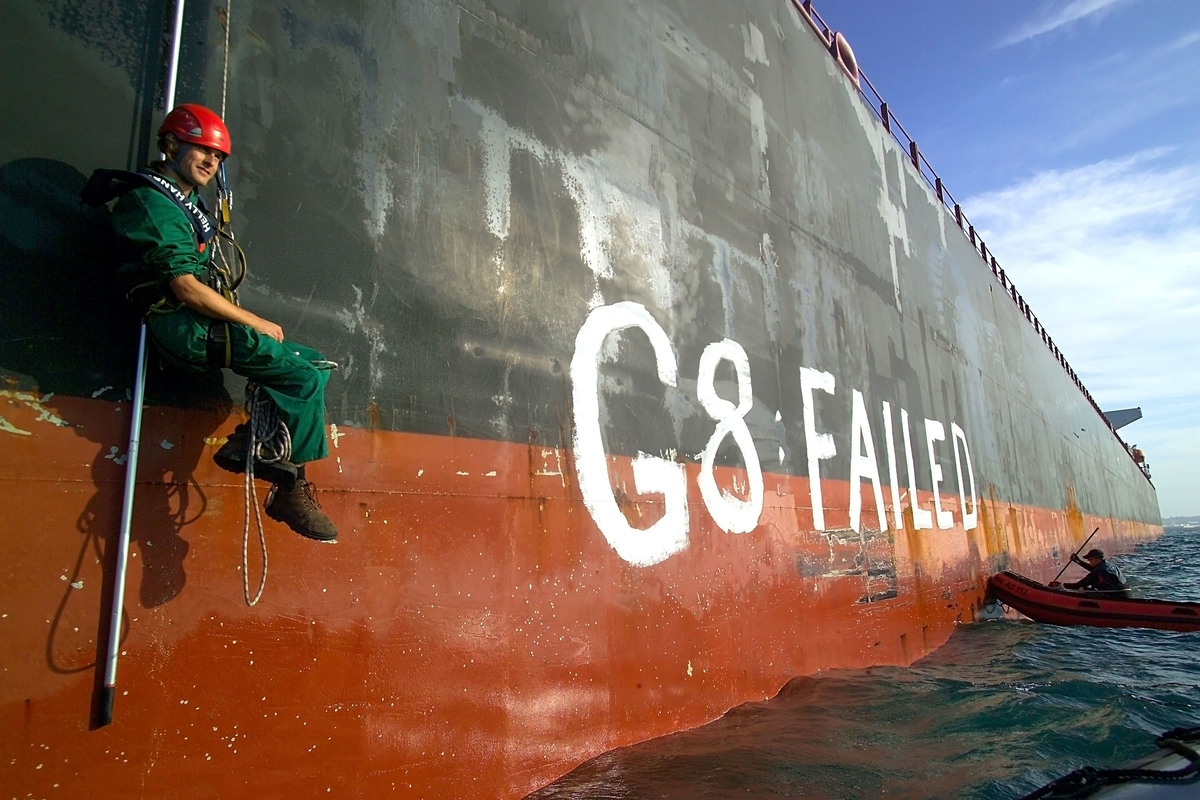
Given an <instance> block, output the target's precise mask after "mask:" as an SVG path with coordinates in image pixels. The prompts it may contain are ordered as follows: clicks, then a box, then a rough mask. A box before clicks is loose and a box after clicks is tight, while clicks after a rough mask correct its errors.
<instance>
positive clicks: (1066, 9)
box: [998, 0, 1130, 47]
mask: <svg viewBox="0 0 1200 800" xmlns="http://www.w3.org/2000/svg"><path fill="white" fill-rule="evenodd" d="M1129 1H1130V0H1073V2H1070V3H1068V4H1067V5H1065V6H1063V5H1059V4H1055V5H1051V6H1043V9H1042V13H1041V14H1040V15H1039V16H1037V17H1035V18H1034V19H1032V20H1030V21H1028V22H1026V23H1025V24H1024V25H1022V26H1021V27H1019V28H1017V30H1015V31H1013V32H1012V33H1010V34H1009V35H1008V36H1006V37H1004V38H1003V39H1001V40H1000V42H999V44H998V46H999V47H1004V46H1006V45H1010V44H1018V43H1020V42H1024V41H1027V40H1029V39H1034V38H1036V37H1038V36H1042V35H1043V34H1047V33H1050V32H1052V31H1055V30H1058V29H1059V28H1062V27H1064V26H1066V25H1070V24H1071V23H1072V22H1076V21H1078V20H1081V19H1083V18H1085V17H1090V16H1094V15H1098V14H1102V13H1104V12H1106V11H1109V10H1111V9H1112V8H1113V7H1114V6H1117V5H1120V4H1121V3H1125V2H1129Z"/></svg>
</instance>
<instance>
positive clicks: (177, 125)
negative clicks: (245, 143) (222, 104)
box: [158, 103, 231, 155]
mask: <svg viewBox="0 0 1200 800" xmlns="http://www.w3.org/2000/svg"><path fill="white" fill-rule="evenodd" d="M165 133H173V134H175V136H176V138H178V139H179V140H180V141H183V142H188V143H189V144H199V145H204V146H205V147H211V148H212V149H214V150H219V151H221V152H222V153H224V154H225V155H229V154H230V152H231V148H230V145H229V129H228V128H226V127H225V123H224V122H222V121H221V118H220V117H218V116H217V114H216V112H214V111H212V110H210V109H207V108H205V107H204V106H202V105H197V104H196V103H183V104H182V105H178V106H175V107H174V108H173V109H171V112H170V113H169V114H167V116H166V118H165V119H163V122H162V125H160V126H159V128H158V135H159V136H162V135H163V134H165Z"/></svg>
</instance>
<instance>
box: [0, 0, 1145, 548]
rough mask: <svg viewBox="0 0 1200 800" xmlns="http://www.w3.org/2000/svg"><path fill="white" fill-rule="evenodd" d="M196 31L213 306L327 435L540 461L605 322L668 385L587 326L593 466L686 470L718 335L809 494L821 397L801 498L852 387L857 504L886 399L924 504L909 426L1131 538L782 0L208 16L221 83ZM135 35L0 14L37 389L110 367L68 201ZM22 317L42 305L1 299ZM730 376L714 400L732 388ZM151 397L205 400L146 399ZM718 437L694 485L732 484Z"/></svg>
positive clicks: (138, 11) (1011, 321) (144, 51)
mask: <svg viewBox="0 0 1200 800" xmlns="http://www.w3.org/2000/svg"><path fill="white" fill-rule="evenodd" d="M221 9H223V6H222V7H221ZM221 9H219V8H218V6H216V5H206V4H202V3H192V4H189V7H188V18H187V25H186V29H185V44H184V50H183V73H182V75H181V80H180V87H179V94H178V99H179V100H180V101H184V100H188V101H199V102H203V103H205V104H207V105H209V106H211V107H214V108H217V109H220V108H221V105H222V84H223V78H224V77H225V76H227V77H228V88H227V95H226V103H227V105H226V118H227V120H228V122H229V125H230V128H231V130H232V133H233V141H234V148H235V158H233V159H232V160H231V161H230V164H229V166H230V173H231V179H232V183H233V186H234V188H235V192H236V201H237V205H236V207H235V212H236V223H237V229H238V231H239V236H240V239H241V241H242V243H243V245H244V246H245V247H246V249H247V250H248V251H249V253H250V256H251V264H252V270H253V274H252V279H251V281H250V283H249V285H248V287H247V289H246V291H244V293H243V301H244V302H245V303H246V304H247V305H249V306H251V307H253V308H255V309H256V310H258V311H260V312H261V313H263V315H264V316H267V317H269V318H272V319H275V320H277V321H279V322H280V323H281V324H282V325H283V326H284V328H285V330H286V331H287V332H288V334H289V335H290V336H291V337H293V338H296V339H298V340H301V341H307V342H311V343H313V344H314V345H316V346H317V347H319V348H321V349H323V350H324V351H325V352H326V353H327V354H328V355H329V356H330V357H331V358H333V359H335V360H337V361H339V362H340V363H341V364H342V366H343V368H342V370H341V371H340V372H339V373H338V374H337V375H336V376H335V378H334V379H333V381H331V384H330V387H331V388H330V393H329V402H330V414H331V417H332V418H333V420H334V421H336V422H338V423H339V424H349V425H357V426H376V427H381V428H383V429H388V430H395V431H406V432H420V433H433V434H446V435H455V436H465V437H474V438H485V439H502V440H509V441H527V440H536V441H538V442H541V443H548V444H551V445H561V446H564V447H571V446H572V445H573V443H574V442H573V440H572V436H571V431H572V429H573V422H574V420H573V418H572V402H571V397H572V394H571V393H572V383H571V378H572V376H571V375H570V374H569V373H570V365H571V362H572V358H573V355H574V353H575V350H576V337H577V335H578V333H579V331H580V328H581V326H582V325H583V322H584V320H585V319H587V317H588V315H589V313H590V312H591V311H592V309H594V308H596V307H597V306H600V305H610V304H615V303H619V302H633V303H637V304H640V305H641V306H643V307H644V308H645V309H647V310H648V312H649V313H650V314H651V316H652V317H653V318H654V320H655V321H656V323H657V324H658V325H659V326H661V328H662V330H663V331H664V332H665V334H666V336H667V338H668V339H669V341H670V343H671V346H672V347H673V348H674V352H675V355H676V358H677V364H678V380H677V383H676V385H675V386H673V387H672V386H665V385H664V384H663V381H662V380H660V378H659V377H658V375H656V372H655V358H654V353H653V351H652V350H651V347H650V345H649V343H648V342H647V340H646V338H645V336H643V335H639V334H638V333H636V332H627V333H625V334H623V335H622V336H620V337H617V336H613V337H610V339H609V340H608V342H609V343H608V346H607V347H608V351H607V356H608V358H607V359H606V360H604V361H603V363H601V364H599V366H598V378H599V383H598V387H599V388H598V390H597V391H598V392H599V393H600V395H601V402H600V414H601V428H602V431H603V437H604V441H605V449H606V451H607V452H609V453H613V454H625V455H634V454H636V453H637V452H646V453H651V454H657V455H664V454H665V455H667V456H669V457H678V458H684V459H690V458H698V457H699V453H700V452H701V451H702V450H704V448H705V445H706V442H707V441H708V439H709V437H710V435H711V434H712V431H713V419H712V415H711V414H706V413H705V412H704V410H703V409H702V407H701V403H700V402H699V400H698V396H699V395H700V394H703V387H699V386H698V385H697V380H698V374H699V362H700V358H701V354H702V352H703V351H704V349H705V348H706V347H707V346H708V345H710V344H711V343H713V342H718V341H721V340H725V339H729V340H732V341H734V342H736V343H738V344H739V345H741V347H742V348H744V350H745V351H746V353H747V354H748V357H749V367H750V375H751V376H752V381H753V407H752V409H751V410H750V411H749V412H748V413H747V414H746V421H747V424H748V427H749V430H750V432H751V433H752V435H753V438H754V446H755V449H756V451H757V457H758V459H759V461H760V462H761V464H762V468H763V469H764V470H765V471H768V472H776V473H785V474H791V475H801V476H803V475H807V474H808V473H809V471H810V461H809V458H810V453H811V450H810V448H811V447H812V442H810V441H808V440H807V439H808V438H810V437H806V435H805V425H804V420H803V413H804V411H803V405H804V400H805V395H804V391H803V388H802V386H801V369H802V368H807V369H810V370H815V371H819V372H825V373H829V374H830V375H832V376H834V378H835V379H836V390H835V391H834V392H833V393H828V392H826V393H820V392H817V393H815V394H814V396H815V397H816V398H818V399H817V400H814V401H813V405H814V408H815V411H814V414H815V417H814V422H815V430H817V431H821V432H827V433H828V434H829V435H830V436H832V438H833V443H834V447H835V449H836V454H835V455H833V456H832V457H831V458H828V459H823V460H821V461H820V463H819V471H820V474H821V477H822V478H826V479H830V478H832V479H835V480H846V479H847V478H848V477H849V476H850V474H851V469H852V467H851V454H852V452H854V451H855V447H856V442H855V441H853V439H852V420H851V411H852V403H851V399H852V393H853V391H855V390H858V391H860V392H862V394H863V397H864V398H865V408H866V410H867V415H868V422H869V425H870V426H871V429H872V431H873V437H874V444H875V462H876V464H877V465H878V466H879V469H880V471H881V473H883V474H882V476H881V480H882V481H883V482H884V483H886V482H887V477H886V465H887V463H888V454H887V452H886V451H887V447H886V443H885V435H884V421H883V415H882V411H881V408H882V405H881V404H882V403H884V402H886V403H888V404H889V406H890V409H891V412H892V414H893V416H894V419H893V425H894V426H895V428H896V430H897V433H896V434H895V437H896V438H895V441H897V442H900V439H899V436H900V434H899V432H898V431H899V417H898V416H897V415H898V414H899V410H900V409H903V410H905V411H907V412H908V414H909V416H910V417H911V419H912V420H913V426H914V433H913V439H914V447H913V450H914V466H915V471H916V473H917V475H918V481H917V483H918V487H919V488H921V489H923V490H929V489H930V488H931V485H932V481H931V477H930V475H931V471H930V468H931V465H930V463H929V456H928V451H927V450H926V449H925V447H924V446H923V445H924V441H923V440H921V439H920V433H919V432H918V429H919V427H920V423H921V421H922V420H924V419H930V420H937V421H940V422H941V423H942V424H943V425H944V427H945V430H946V437H945V440H944V441H942V442H941V443H940V445H938V447H939V448H941V449H940V450H938V451H936V453H935V455H936V457H937V458H938V460H940V461H942V467H943V470H944V476H943V477H944V479H945V480H946V482H947V485H948V486H953V484H954V482H955V481H954V475H953V473H954V470H955V463H954V454H953V452H952V439H951V436H950V433H949V431H950V427H951V425H952V424H954V425H958V426H959V427H960V428H961V429H962V431H963V432H964V434H965V439H966V442H968V443H969V455H970V459H971V463H972V465H973V468H974V473H975V478H976V483H977V489H978V493H979V495H980V497H981V498H991V499H994V500H997V501H1000V502H1002V503H1009V504H1012V505H1014V506H1021V507H1037V508H1043V509H1051V510H1062V509H1077V510H1081V511H1082V512H1083V513H1084V514H1091V515H1096V516H1100V517H1107V518H1110V519H1117V520H1122V519H1124V520H1134V521H1139V522H1142V523H1148V524H1151V525H1154V524H1157V523H1158V522H1159V516H1158V507H1157V501H1156V498H1155V494H1154V491H1153V488H1152V487H1151V486H1150V485H1149V484H1148V482H1147V481H1146V480H1145V478H1144V477H1143V476H1142V474H1141V473H1140V472H1139V470H1138V469H1137V467H1136V465H1135V464H1134V463H1133V462H1132V461H1131V459H1130V458H1129V457H1128V455H1127V453H1126V452H1125V449H1124V446H1123V444H1122V443H1121V442H1120V441H1119V440H1118V439H1117V438H1116V437H1115V436H1114V435H1113V434H1112V433H1111V432H1110V431H1109V430H1108V429H1107V427H1106V426H1105V424H1104V422H1103V420H1102V419H1101V418H1100V417H1099V416H1098V415H1097V414H1096V412H1095V410H1094V409H1093V408H1092V406H1091V405H1090V404H1089V403H1088V402H1087V401H1086V400H1085V398H1084V397H1083V396H1082V395H1081V394H1080V392H1079V391H1078V389H1077V388H1076V386H1075V385H1074V384H1073V382H1072V381H1071V379H1070V378H1069V377H1068V376H1067V375H1066V374H1065V373H1064V371H1063V369H1062V367H1061V366H1060V364H1059V363H1058V361H1057V360H1056V359H1055V358H1054V357H1053V356H1052V355H1051V354H1050V352H1049V351H1048V350H1047V348H1046V347H1045V345H1044V344H1043V342H1042V341H1041V339H1040V338H1039V337H1038V336H1037V335H1036V334H1035V333H1034V331H1033V330H1032V329H1031V327H1030V325H1029V323H1028V321H1027V320H1026V318H1025V316H1024V315H1023V314H1022V313H1021V312H1020V311H1019V310H1018V308H1017V307H1016V305H1015V304H1014V303H1013V301H1012V299H1011V298H1010V297H1009V296H1008V294H1007V293H1006V292H1005V290H1004V289H1003V288H1002V287H1001V286H1000V285H999V283H998V282H997V281H996V279H995V278H994V277H993V275H992V274H991V272H990V271H989V270H988V269H987V268H986V266H985V265H984V264H983V262H982V261H981V260H980V258H979V256H978V254H977V253H976V251H975V250H974V248H973V247H972V245H971V244H970V242H968V241H967V239H966V237H964V236H963V234H962V233H961V231H959V230H958V229H957V228H956V227H955V225H954V222H953V218H952V217H951V216H950V215H949V214H947V213H946V211H945V209H944V208H943V207H942V206H941V205H940V203H939V202H938V201H937V199H936V198H935V197H934V196H933V194H932V193H931V192H930V190H929V188H928V186H927V185H926V184H925V182H924V181H923V180H922V178H921V177H920V176H919V175H918V174H917V172H916V171H915V170H914V169H913V168H912V166H911V164H910V163H909V162H908V159H907V155H906V154H905V153H904V152H903V151H902V150H901V148H900V147H899V146H897V145H896V143H895V142H894V141H893V140H892V139H891V138H890V136H889V135H888V134H887V133H886V131H884V129H883V128H882V126H881V125H880V124H879V123H878V122H877V120H875V119H874V118H873V116H872V112H871V111H870V109H869V107H868V106H867V105H866V104H865V103H864V102H863V101H862V100H861V98H860V97H858V95H857V92H856V90H855V88H854V86H853V85H852V84H851V83H850V82H849V81H848V80H846V79H845V76H844V75H843V74H842V73H841V71H840V70H839V68H838V66H837V64H836V63H835V62H834V61H833V60H832V59H831V58H830V57H829V54H828V53H827V52H826V51H825V50H824V49H823V48H822V46H821V44H820V42H819V41H818V39H817V37H816V36H815V35H814V32H813V31H812V29H810V28H809V27H808V25H807V24H806V23H805V22H804V21H802V20H801V18H800V17H799V16H798V15H797V13H796V12H795V9H794V8H793V6H792V5H791V3H788V2H766V1H765V0H762V1H759V2H746V3H728V2H724V1H723V0H707V1H706V0H687V2H683V1H682V0H680V1H679V2H620V3H618V2H608V3H585V2H501V1H499V0H497V1H496V2H490V3H484V2H472V1H467V2H461V3H452V2H444V1H442V0H425V1H424V2H405V3H400V4H368V5H367V6H365V7H363V6H362V5H360V4H331V3H315V2H314V3H295V4H279V3H274V2H270V3H267V2H248V1H247V0H239V2H236V3H234V4H233V19H232V27H231V36H230V43H231V49H230V51H229V54H228V62H227V63H226V60H225V52H224V46H223V38H224V31H223V29H222V27H221V24H220V21H219V20H220V15H219V14H218V10H221ZM164 17H165V13H164V11H163V10H162V9H157V8H154V7H151V9H150V12H149V14H147V13H146V11H145V9H144V7H143V5H142V4H139V3H124V4H120V5H119V7H118V8H117V10H116V11H115V12H108V13H105V12H102V11H101V10H99V9H98V8H94V7H93V6H92V5H91V4H87V3H76V2H69V1H68V0H64V1H63V2H57V3H52V2H46V3H28V2H25V3H17V4H15V5H14V4H8V5H6V6H5V7H4V9H3V10H0V21H2V22H3V24H2V25H0V28H2V29H3V30H4V31H5V32H6V33H5V34H4V35H3V38H4V41H5V45H6V46H5V47H4V48H2V51H3V55H0V58H3V59H4V62H3V63H4V71H5V74H6V75H13V74H20V75H21V76H22V77H23V78H24V81H23V84H22V85H21V88H20V90H19V91H16V90H15V89H14V87H13V83H14V82H10V89H9V91H7V92H5V93H4V94H3V96H2V99H0V112H2V113H3V115H4V118H5V119H6V120H9V121H10V124H7V125H6V126H5V127H6V131H7V132H6V133H5V134H4V136H3V138H2V140H0V175H3V179H2V180H0V190H2V194H0V197H3V202H4V206H3V209H4V213H3V216H2V217H0V220H2V221H0V231H2V234H3V236H2V239H0V248H2V249H0V256H2V258H3V263H4V266H5V270H6V274H8V275H9V276H11V277H10V281H11V283H12V285H13V286H14V287H15V289H16V290H15V291H10V292H7V293H6V295H5V298H4V299H3V300H2V301H0V303H3V308H2V309H0V318H2V319H3V321H2V322H0V326H2V330H3V341H2V343H0V344H2V348H3V349H2V350H0V369H3V370H4V371H5V373H6V374H8V375H10V376H18V377H19V378H20V380H22V381H26V382H28V383H30V384H33V385H37V386H39V387H40V388H41V389H42V390H44V391H55V392H61V393H67V394H74V395H79V396H89V395H92V394H95V393H96V392H97V391H98V390H100V389H101V388H102V387H107V386H117V387H122V386H125V385H128V382H129V380H130V377H129V376H130V375H131V370H130V367H129V363H130V361H131V356H130V355H129V354H131V353H132V350H133V346H132V340H131V339H130V334H129V330H130V327H129V325H127V324H125V323H122V322H119V321H117V315H114V314H113V313H112V311H111V309H110V308H109V307H108V306H107V305H105V304H101V303H98V302H97V297H100V298H103V299H104V301H105V303H107V302H108V301H109V296H108V295H109V293H108V290H107V289H106V288H105V281H104V277H103V276H104V274H105V273H104V268H105V265H104V264H103V263H102V261H103V260H102V259H98V258H97V257H96V255H95V253H94V251H95V248H96V247H97V246H98V243H99V242H100V241H101V238H100V236H99V234H98V233H97V231H96V229H94V228H91V227H89V226H88V225H87V224H86V222H85V221H84V218H83V217H82V216H81V215H80V213H79V211H78V209H77V208H76V207H75V205H74V192H75V191H76V190H77V188H78V186H79V185H80V184H81V183H82V180H83V176H84V175H85V174H87V173H89V172H90V171H91V170H92V169H93V168H96V167H102V166H105V167H114V166H117V167H119V166H132V165H134V164H135V163H137V162H138V161H140V160H142V159H140V158H138V157H136V155H131V154H138V153H142V154H145V153H146V152H148V150H149V148H150V143H151V139H152V137H151V133H152V130H153V126H154V125H155V124H156V123H157V120H158V117H157V115H156V112H155V110H154V109H155V108H156V105H157V104H158V102H159V101H158V100H157V98H156V96H155V89H154V86H155V81H156V80H157V77H158V75H159V73H160V71H161V64H160V62H159V55H158V53H157V47H158V42H159V35H158V32H159V30H160V28H161V24H162V20H163V18H164ZM867 55H868V57H869V54H867ZM98 262H101V263H99V264H98ZM78 275H84V276H86V278H85V279H84V280H83V281H82V282H79V280H78V279H77V278H76V277H75V276H78ZM42 296H58V297H62V298H63V303H62V304H59V305H56V306H54V307H53V308H46V307H44V306H38V305H37V304H33V305H31V304H29V303H28V298H29V297H42ZM47 330H51V331H54V332H55V335H53V336H45V335H44V333H45V332H46V331H47ZM618 341H619V342H620V344H619V345H617V344H616V343H617V342H618ZM728 367H729V364H728V362H725V363H723V364H722V365H721V366H720V367H719V368H718V371H717V375H716V391H717V393H718V394H719V395H721V396H723V397H726V398H735V397H736V393H737V386H736V384H735V383H734V381H733V375H732V371H731V370H730V369H729V368H728ZM229 387H230V389H231V390H232V391H231V392H230V393H229V394H232V396H234V397H237V396H238V395H237V391H238V389H237V387H236V384H234V383H232V382H231V383H230V384H229ZM150 392H151V399H152V401H153V402H164V403H173V404H189V405H190V404H196V405H207V404H210V403H211V402H213V401H217V402H221V401H225V400H228V396H229V395H228V394H226V393H225V391H224V389H223V388H222V387H212V386H205V385H202V384H200V383H195V382H193V383H191V384H188V385H186V387H185V388H183V389H181V388H180V384H179V381H178V380H177V379H168V378H163V377H161V376H158V377H156V378H154V379H152V385H151V389H150ZM117 393H119V389H116V390H112V391H111V392H110V394H109V395H108V396H113V395H115V394H117ZM100 396H105V395H103V394H101V395H100ZM730 442H732V440H730ZM730 442H727V443H726V444H725V445H723V446H722V447H721V449H720V451H719V453H718V455H717V459H716V460H717V463H724V464H728V465H731V466H735V467H736V466H741V465H743V464H744V463H745V458H744V457H743V455H742V454H741V453H740V452H739V451H738V449H737V448H736V447H733V446H731V445H730ZM898 447H899V450H900V456H899V459H900V460H901V461H903V452H902V451H903V447H902V443H901V444H899V445H898ZM900 474H901V480H902V482H903V474H904V465H903V463H901V465H900Z"/></svg>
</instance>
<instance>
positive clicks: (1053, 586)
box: [1050, 581, 1062, 589]
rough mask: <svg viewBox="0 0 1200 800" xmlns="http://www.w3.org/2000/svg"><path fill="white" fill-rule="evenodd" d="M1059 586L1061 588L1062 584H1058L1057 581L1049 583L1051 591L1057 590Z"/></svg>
mask: <svg viewBox="0 0 1200 800" xmlns="http://www.w3.org/2000/svg"><path fill="white" fill-rule="evenodd" d="M1060 586H1062V584H1061V583H1060V582H1058V581H1050V588H1051V589H1057V588H1058V587H1060Z"/></svg>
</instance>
